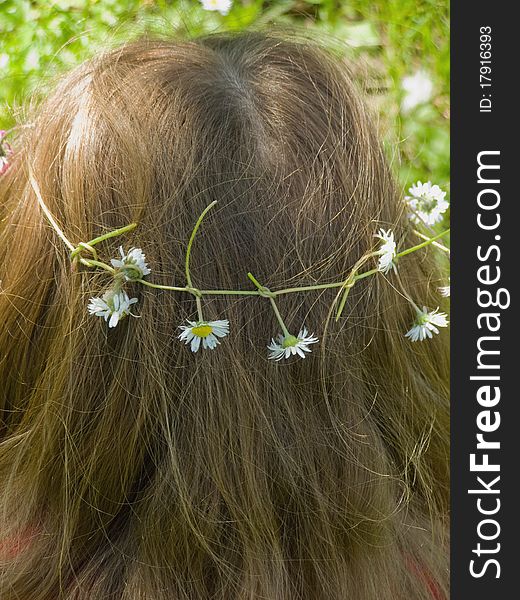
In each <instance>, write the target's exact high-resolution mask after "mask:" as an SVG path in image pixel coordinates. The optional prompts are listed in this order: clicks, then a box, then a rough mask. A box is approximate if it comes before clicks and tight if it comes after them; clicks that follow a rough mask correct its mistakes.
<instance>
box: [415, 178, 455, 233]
mask: <svg viewBox="0 0 520 600" xmlns="http://www.w3.org/2000/svg"><path fill="white" fill-rule="evenodd" d="M408 192H409V193H410V196H405V200H406V202H407V203H408V206H409V207H410V208H411V210H412V214H411V215H410V219H411V220H412V221H413V222H414V223H421V222H424V223H426V225H435V223H439V222H440V221H442V215H443V214H444V213H445V212H446V210H447V209H448V208H449V206H450V205H449V203H448V202H447V201H446V200H445V196H446V192H443V191H442V190H441V188H440V187H439V186H438V185H432V184H431V182H430V181H427V182H426V183H421V182H420V181H418V182H417V183H415V184H414V185H412V187H411V188H410V189H409V190H408Z"/></svg>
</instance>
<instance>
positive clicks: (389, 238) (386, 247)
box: [374, 229, 397, 273]
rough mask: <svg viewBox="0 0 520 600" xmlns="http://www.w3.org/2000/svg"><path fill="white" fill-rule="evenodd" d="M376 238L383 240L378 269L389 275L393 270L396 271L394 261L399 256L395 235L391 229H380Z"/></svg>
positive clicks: (378, 252) (379, 251) (379, 252)
mask: <svg viewBox="0 0 520 600" xmlns="http://www.w3.org/2000/svg"><path fill="white" fill-rule="evenodd" d="M374 237H376V238H378V239H380V240H381V242H382V243H381V248H380V249H379V250H378V251H377V254H379V264H378V269H379V270H380V271H381V272H382V273H388V271H390V270H391V269H395V263H394V259H395V257H396V255H397V244H396V243H395V240H394V233H393V231H391V230H390V229H389V230H388V231H385V230H384V229H380V230H379V232H378V233H375V234H374Z"/></svg>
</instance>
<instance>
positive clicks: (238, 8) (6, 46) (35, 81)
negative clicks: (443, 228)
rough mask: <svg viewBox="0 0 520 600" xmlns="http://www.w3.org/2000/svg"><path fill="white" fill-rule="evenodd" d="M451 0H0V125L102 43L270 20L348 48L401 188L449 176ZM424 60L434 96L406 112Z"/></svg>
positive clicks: (19, 115) (18, 117)
mask: <svg viewBox="0 0 520 600" xmlns="http://www.w3.org/2000/svg"><path fill="white" fill-rule="evenodd" d="M448 10H449V3H448V0H271V1H268V0H233V6H232V9H231V11H230V12H229V14H228V15H226V16H223V15H221V14H220V13H218V12H210V11H207V10H204V9H203V7H202V5H201V3H200V1H199V0H0V129H9V128H10V127H12V126H13V125H15V124H16V122H19V121H23V114H24V112H23V107H24V105H25V104H26V102H27V100H28V99H29V98H30V97H31V96H38V95H39V94H42V93H45V90H46V88H47V87H48V86H49V85H52V82H53V80H54V78H55V77H56V75H59V73H61V72H62V71H64V70H66V69H68V68H70V67H71V66H74V65H76V64H78V63H79V62H81V61H82V60H84V59H86V58H88V57H90V56H92V55H93V54H95V53H96V52H98V51H99V50H100V49H102V48H106V47H107V46H114V45H116V44H118V43H120V42H121V41H123V40H127V39H130V38H133V37H135V36H138V35H140V34H142V33H144V32H156V33H163V34H164V33H168V34H170V35H171V34H175V33H179V34H182V35H186V34H193V35H196V34H201V33H211V32H215V31H227V30H232V31H236V30H242V29H246V28H256V27H265V26H266V25H267V26H268V25H270V24H278V25H282V26H291V27H297V28H301V29H305V30H311V32H312V34H313V35H315V37H316V38H317V39H319V40H321V41H323V42H325V43H328V44H331V45H332V46H333V47H334V49H335V50H336V51H338V50H339V51H340V52H342V53H344V55H345V56H346V57H349V58H354V59H355V60H354V63H355V64H356V65H359V72H358V76H359V80H360V83H361V84H362V86H363V88H364V89H365V90H366V92H367V97H368V100H369V102H370V103H371V104H373V106H374V110H375V112H376V114H378V115H379V122H380V128H381V132H382V136H383V138H384V139H385V142H386V146H387V150H388V154H389V157H390V159H391V160H392V162H393V164H394V166H395V170H396V173H397V174H398V176H399V178H400V180H401V184H402V186H403V188H407V187H408V186H409V185H410V184H411V183H413V182H414V181H415V180H417V179H420V180H422V181H426V180H431V181H432V182H434V183H438V184H439V185H441V187H443V189H447V187H448V185H449V15H448ZM418 69H421V70H425V71H426V72H427V73H428V75H429V77H430V78H431V80H432V82H433V86H434V92H433V95H432V98H431V100H430V101H428V102H427V103H424V104H421V105H419V106H417V107H416V108H414V109H413V110H412V111H410V112H406V113H405V112H403V111H402V110H401V109H400V103H401V100H402V97H403V90H402V86H401V82H402V79H403V77H405V76H408V75H412V74H413V73H414V72H416V71H417V70H418Z"/></svg>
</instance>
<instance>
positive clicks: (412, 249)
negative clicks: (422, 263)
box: [396, 229, 450, 257]
mask: <svg viewBox="0 0 520 600" xmlns="http://www.w3.org/2000/svg"><path fill="white" fill-rule="evenodd" d="M449 232H450V230H449V229H446V230H445V231H442V232H441V233H438V234H437V235H434V236H433V237H431V238H428V239H427V240H426V241H425V242H423V243H422V244H417V246H412V247H411V248H407V249H406V250H403V251H402V252H398V253H397V254H396V257H401V256H406V255H407V254H411V253H412V252H415V251H416V250H420V249H421V248H425V247H426V246H429V245H430V244H433V242H436V241H437V240H438V239H439V238H441V237H443V236H445V235H447V234H448V233H449Z"/></svg>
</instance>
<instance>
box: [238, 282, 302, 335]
mask: <svg viewBox="0 0 520 600" xmlns="http://www.w3.org/2000/svg"><path fill="white" fill-rule="evenodd" d="M247 276H248V277H249V279H250V280H251V281H252V282H253V283H254V284H255V285H256V287H257V288H258V292H257V293H258V294H259V295H261V296H264V297H266V296H267V297H268V298H269V301H270V302H271V307H272V309H273V311H274V314H275V316H276V319H277V321H278V323H279V324H280V327H281V328H282V332H283V334H284V337H286V338H287V337H289V336H290V335H291V334H290V333H289V330H288V329H287V326H286V325H285V323H284V320H283V319H282V315H281V314H280V311H279V310H278V306H277V305H276V300H275V299H274V293H272V292H271V290H270V289H269V288H267V287H265V285H262V284H261V283H260V282H259V281H258V279H257V278H256V277H255V276H254V275H253V274H252V273H249V272H248V273H247Z"/></svg>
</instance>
